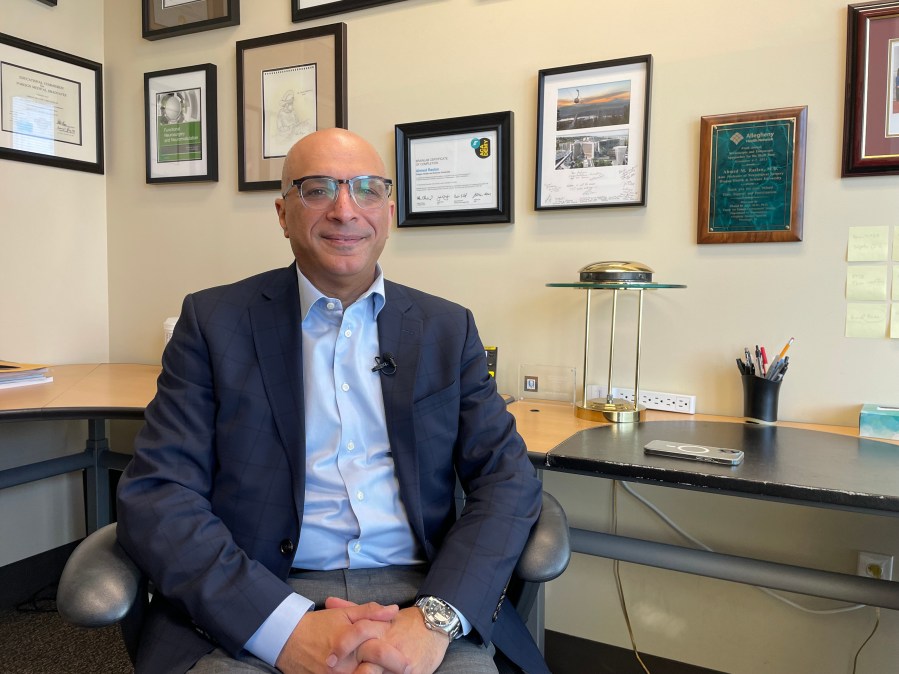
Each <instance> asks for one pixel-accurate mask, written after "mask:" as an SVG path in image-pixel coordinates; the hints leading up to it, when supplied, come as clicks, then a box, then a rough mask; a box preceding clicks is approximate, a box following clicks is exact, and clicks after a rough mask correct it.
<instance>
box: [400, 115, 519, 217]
mask: <svg viewBox="0 0 899 674" xmlns="http://www.w3.org/2000/svg"><path fill="white" fill-rule="evenodd" d="M396 177H397V193H396V202H397V226H398V227H418V226H423V225H474V224H485V223H504V222H512V221H513V206H512V185H513V181H512V113H511V112H509V111H507V112H495V113H490V114H486V115H471V116H468V117H454V118H452V119H438V120H434V121H428V122H413V123H410V124H397V125H396Z"/></svg>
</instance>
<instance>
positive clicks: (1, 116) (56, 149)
mask: <svg viewBox="0 0 899 674" xmlns="http://www.w3.org/2000/svg"><path fill="white" fill-rule="evenodd" d="M0 159H13V160H15V161H24V162H29V163H32V164H45V165H47V166H55V167H58V168H65V169H73V170H75V171H87V172H89V173H103V165H104V162H103V66H102V65H100V64H99V63H95V62H94V61H88V60H87V59H83V58H80V57H78V56H73V55H72V54H66V53H65V52H61V51H57V50H56V49H51V48H49V47H44V46H42V45H39V44H35V43H34V42H28V41H26V40H21V39H19V38H17V37H13V36H12V35H6V34H4V33H0Z"/></svg>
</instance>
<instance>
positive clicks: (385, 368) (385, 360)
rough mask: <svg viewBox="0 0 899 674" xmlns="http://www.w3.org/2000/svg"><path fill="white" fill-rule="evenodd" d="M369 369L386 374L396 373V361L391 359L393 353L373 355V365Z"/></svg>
mask: <svg viewBox="0 0 899 674" xmlns="http://www.w3.org/2000/svg"><path fill="white" fill-rule="evenodd" d="M371 371H372V372H380V373H381V374H384V375H387V376H391V375H393V374H396V361H395V360H394V359H393V354H392V353H382V354H381V355H380V356H375V366H374V367H373V368H372V369H371Z"/></svg>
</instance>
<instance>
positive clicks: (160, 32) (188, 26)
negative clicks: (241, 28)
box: [142, 0, 240, 40]
mask: <svg viewBox="0 0 899 674" xmlns="http://www.w3.org/2000/svg"><path fill="white" fill-rule="evenodd" d="M142 2H143V37H144V39H145V40H161V39H162V38H165V37H175V36H177V35H189V34H190V33H199V32H202V31H204V30H212V29H213V28H225V27H226V26H236V25H238V24H240V0H142Z"/></svg>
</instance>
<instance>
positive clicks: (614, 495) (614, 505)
mask: <svg viewBox="0 0 899 674" xmlns="http://www.w3.org/2000/svg"><path fill="white" fill-rule="evenodd" d="M617 486H618V480H612V533H613V534H617V533H618V490H617ZM612 573H613V574H614V575H615V588H616V589H617V590H618V601H619V603H620V604H621V612H622V613H623V614H624V624H625V625H627V634H628V636H629V637H630V639H631V648H632V649H633V651H634V657H636V658H637V662H639V663H640V666H641V667H642V668H643V671H644V672H646V674H652V673H651V672H650V671H649V669H648V668H647V667H646V665H645V664H644V663H643V659H642V658H641V657H640V651H639V650H637V641H636V640H635V639H634V630H633V629H632V628H631V619H630V616H629V615H628V613H627V603H626V602H625V601H624V587H623V586H622V584H621V574H620V573H619V572H618V560H617V559H616V560H613V562H612Z"/></svg>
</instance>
